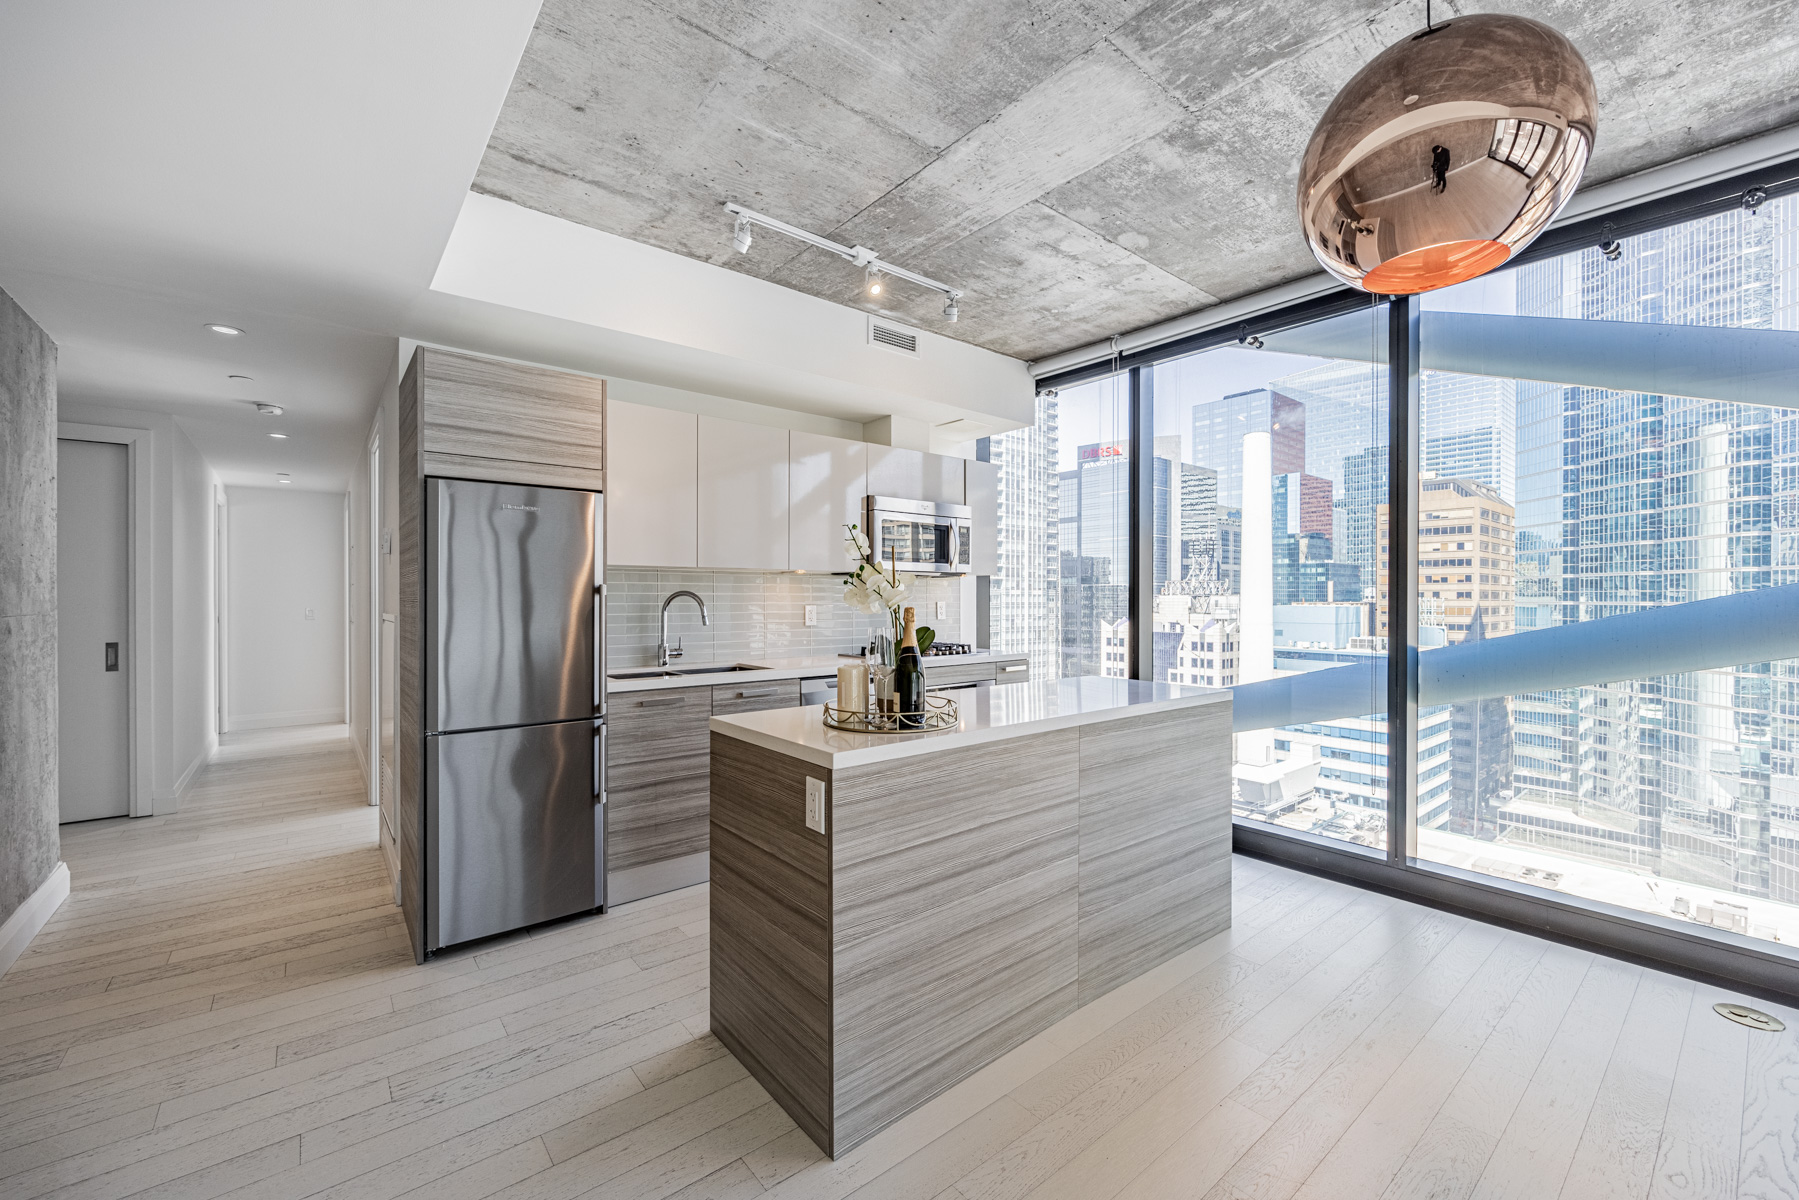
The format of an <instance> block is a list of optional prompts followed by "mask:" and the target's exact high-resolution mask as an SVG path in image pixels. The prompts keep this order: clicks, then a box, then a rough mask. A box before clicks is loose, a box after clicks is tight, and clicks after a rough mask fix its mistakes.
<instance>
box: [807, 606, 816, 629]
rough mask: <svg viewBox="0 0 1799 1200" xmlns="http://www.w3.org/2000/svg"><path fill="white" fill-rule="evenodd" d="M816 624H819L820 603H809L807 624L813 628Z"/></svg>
mask: <svg viewBox="0 0 1799 1200" xmlns="http://www.w3.org/2000/svg"><path fill="white" fill-rule="evenodd" d="M816 624H818V605H816V604H808V605H806V626H807V628H811V627H812V626H814V625H816Z"/></svg>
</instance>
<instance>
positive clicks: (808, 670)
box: [606, 650, 1022, 695]
mask: <svg viewBox="0 0 1799 1200" xmlns="http://www.w3.org/2000/svg"><path fill="white" fill-rule="evenodd" d="M1021 657H1022V656H1021V655H1017V654H1003V653H999V652H997V651H993V650H977V651H975V652H974V653H973V654H934V655H929V656H927V657H926V658H925V670H926V672H927V673H928V672H929V671H930V669H931V668H932V667H934V666H951V665H958V664H973V663H988V662H1011V661H1013V660H1016V659H1019V658H1021ZM858 661H860V660H859V659H854V658H844V657H843V656H842V655H839V654H814V655H800V656H794V657H782V658H734V659H730V660H727V661H725V662H721V663H690V662H677V663H675V664H673V665H672V666H670V667H669V668H667V669H668V670H671V671H692V670H695V669H699V668H704V667H708V666H720V667H728V666H734V665H736V664H738V663H743V664H746V665H749V666H753V667H754V668H755V669H754V670H749V671H714V672H710V673H707V674H700V675H676V676H663V677H657V678H650V679H613V678H612V677H611V675H612V674H619V673H630V672H633V671H653V670H656V668H655V667H611V668H609V669H608V670H609V674H608V676H607V679H606V690H607V691H608V692H610V693H612V694H613V695H622V694H625V693H628V692H647V691H654V690H657V689H659V688H681V687H698V686H701V685H705V686H712V685H714V684H726V683H762V682H765V681H768V680H775V679H811V678H814V677H816V676H823V675H829V676H832V677H835V676H836V674H837V668H838V667H842V666H847V665H849V664H850V663H852V662H858Z"/></svg>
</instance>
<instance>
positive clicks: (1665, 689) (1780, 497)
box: [1498, 196, 1799, 902]
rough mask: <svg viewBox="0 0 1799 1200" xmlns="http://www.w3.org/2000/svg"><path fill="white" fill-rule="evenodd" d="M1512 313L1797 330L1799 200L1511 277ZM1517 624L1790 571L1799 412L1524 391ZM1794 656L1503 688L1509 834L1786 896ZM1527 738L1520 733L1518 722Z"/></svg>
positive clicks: (1797, 835) (1796, 684)
mask: <svg viewBox="0 0 1799 1200" xmlns="http://www.w3.org/2000/svg"><path fill="white" fill-rule="evenodd" d="M1517 276H1518V278H1517V308H1518V312H1519V313H1520V314H1521V315H1528V316H1552V317H1563V318H1574V319H1585V320H1594V321H1631V322H1650V323H1677V324H1684V325H1706V326H1727V327H1737V328H1749V329H1792V328H1796V327H1799V307H1796V304H1795V301H1796V299H1799V295H1796V293H1799V287H1796V283H1799V198H1795V197H1790V196H1788V197H1781V198H1779V199H1777V200H1771V201H1769V202H1768V203H1766V204H1764V205H1763V206H1762V207H1761V208H1760V210H1759V211H1758V212H1756V213H1750V212H1747V211H1742V210H1733V211H1731V212H1726V213H1722V214H1718V215H1715V216H1711V217H1706V218H1702V219H1699V220H1694V221H1690V222H1686V223H1683V224H1681V225H1677V226H1673V227H1670V228H1667V229H1663V230H1659V231H1655V232H1651V233H1647V234H1643V235H1641V236H1638V237H1633V238H1630V239H1628V240H1627V241H1626V242H1625V243H1624V248H1623V254H1622V257H1621V258H1620V259H1618V260H1617V261H1615V262H1614V261H1608V260H1607V259H1606V258H1605V257H1604V256H1603V255H1600V254H1598V253H1597V252H1586V253H1582V254H1579V255H1569V256H1564V257H1563V258H1562V259H1559V260H1551V261H1548V262H1544V263H1539V264H1532V265H1530V266H1527V267H1524V268H1521V269H1520V270H1519V271H1518V273H1517ZM1517 430H1518V432H1517V456H1518V462H1519V475H1518V485H1517V486H1518V502H1517V504H1518V513H1519V524H1518V574H1519V579H1518V590H1519V593H1520V594H1519V603H1518V608H1519V624H1520V625H1521V626H1523V625H1525V623H1526V622H1527V621H1528V622H1529V623H1530V625H1531V626H1532V627H1544V626H1546V625H1560V624H1570V623H1574V622H1577V621H1584V620H1593V619H1595V618H1601V617H1605V616H1611V615H1617V614H1624V613H1631V612H1638V611H1641V610H1643V609H1646V608H1652V607H1656V606H1661V605H1668V604H1680V603H1684V602H1687V601H1692V600H1699V599H1704V598H1707V597H1710V596H1716V595H1725V594H1729V593H1731V592H1736V591H1742V590H1747V589H1751V588H1757V587H1766V586H1770V585H1781V584H1790V583H1794V582H1799V555H1796V554H1795V553H1794V551H1795V548H1799V417H1796V416H1795V414H1794V413H1792V412H1790V411H1787V410H1783V409H1770V408H1765V407H1761V406H1752V405H1739V404H1728V403H1722V402H1718V401H1713V400H1695V399H1687V398H1683V397H1678V396H1662V395H1654V394H1645V393H1633V392H1620V391H1613V390H1608V389H1601V388H1592V387H1559V386H1551V385H1525V386H1524V387H1523V388H1521V390H1520V395H1519V400H1518V415H1517ZM1796 690H1799V668H1796V665H1795V663H1794V661H1793V660H1786V661H1780V662H1772V663H1760V664H1746V665H1743V666H1740V667H1735V668H1730V669H1719V670H1709V671H1694V672H1686V673H1682V674H1676V675H1671V676H1663V677H1660V678H1654V679H1637V680H1625V681H1619V682H1616V683H1611V684H1606V685H1603V686H1593V687H1582V688H1575V689H1569V690H1567V691H1563V692H1554V693H1547V694H1534V695H1531V696H1526V697H1515V698H1513V702H1512V719H1513V722H1514V731H1515V732H1514V746H1513V756H1514V766H1513V771H1512V779H1511V789H1510V793H1511V794H1510V795H1509V796H1505V797H1503V800H1504V802H1503V803H1502V804H1501V805H1500V807H1499V809H1498V818H1499V831H1500V836H1501V838H1502V840H1505V841H1508V842H1515V843H1520V844H1533V845H1541V846H1543V847H1545V848H1548V849H1554V850H1555V851H1557V852H1559V853H1571V854H1577V855H1581V856H1585V857H1589V858H1593V859H1598V860H1601V861H1608V862H1613V863H1618V864H1623V865H1628V866H1629V867H1631V868H1632V869H1636V870H1643V871H1649V872H1652V873H1656V874H1659V875H1661V876H1663V877H1665V878H1668V879H1671V880H1678V881H1685V882H1687V883H1692V884H1698V885H1701V886H1711V887H1715V888H1717V889H1719V890H1720V891H1727V892H1738V893H1742V894H1745V895H1749V896H1767V897H1771V898H1773V899H1777V900H1784V901H1788V902H1793V901H1796V900H1799V819H1796V818H1799V807H1796V803H1795V802H1799V773H1796V770H1795V751H1794V750H1793V749H1792V747H1794V746H1795V745H1799V721H1796V720H1795V717H1794V715H1793V713H1794V708H1793V705H1792V704H1791V702H1790V701H1787V700H1785V699H1784V698H1785V697H1787V696H1789V695H1791V694H1793V693H1794V692H1795V691H1796ZM1527 731H1528V733H1529V736H1528V737H1527V736H1526V733H1527Z"/></svg>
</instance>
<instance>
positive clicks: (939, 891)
mask: <svg viewBox="0 0 1799 1200" xmlns="http://www.w3.org/2000/svg"><path fill="white" fill-rule="evenodd" d="M957 698H958V700H959V701H960V702H961V705H962V708H961V721H960V724H959V725H958V726H957V727H956V728H954V729H945V730H940V731H933V732H926V733H912V734H900V735H887V736H882V735H872V734H849V733H842V732H839V731H836V730H831V729H827V728H826V727H825V726H824V724H823V720H822V712H821V710H820V708H819V707H818V706H816V705H815V706H810V707H803V708H789V709H781V710H777V711H769V712H756V713H745V714H741V715H732V716H716V717H713V718H712V721H711V737H712V756H711V781H712V796H711V823H712V828H711V875H712V892H711V918H712V919H711V968H712V1001H711V1003H712V1031H713V1033H714V1034H716V1035H717V1036H718V1038H719V1040H720V1041H722V1042H723V1043H724V1044H725V1046H726V1047H727V1048H729V1049H730V1050H731V1052H732V1053H733V1054H735V1055H736V1056H737V1058H738V1059H739V1060H740V1061H741V1062H742V1063H743V1064H744V1066H745V1067H746V1068H748V1070H749V1071H750V1073H751V1074H753V1075H754V1076H755V1077H756V1078H757V1080H759V1081H760V1082H761V1083H762V1085H763V1086H764V1087H766V1088H767V1089H768V1091H769V1093H770V1094H771V1095H772V1096H774V1098H775V1099H776V1100H777V1101H779V1102H780V1104H781V1105H782V1107H784V1108H785V1109H786V1110H787V1112H788V1113H789V1114H790V1115H791V1116H792V1117H793V1119H794V1121H795V1122H796V1123H797V1124H798V1125H799V1126H800V1128H802V1129H804V1130H805V1131H806V1133H807V1135H808V1136H809V1137H811V1138H812V1140H813V1141H814V1142H816V1143H817V1144H818V1146H819V1147H820V1148H821V1149H822V1150H824V1151H825V1152H826V1153H827V1154H831V1155H833V1156H836V1155H838V1154H841V1153H843V1152H844V1151H846V1150H848V1149H850V1148H852V1147H854V1146H856V1145H858V1144H860V1143H861V1142H863V1141H866V1140H867V1139H868V1138H870V1137H872V1136H874V1135H875V1134H877V1133H879V1132H880V1131H881V1130H882V1129H885V1128H886V1127H887V1126H889V1125H891V1124H893V1122H895V1121H896V1120H898V1119H899V1118H900V1117H902V1116H904V1115H905V1114H906V1113H908V1112H910V1111H911V1110H912V1109H914V1108H916V1107H918V1106H919V1105H920V1104H923V1103H925V1102H926V1101H928V1100H930V1099H931V1098H932V1097H934V1096H937V1095H939V1094H940V1093H942V1092H943V1091H945V1090H946V1089H948V1088H949V1087H951V1086H953V1085H954V1084H955V1083H957V1082H958V1081H960V1080H962V1079H964V1078H966V1077H967V1076H968V1075H970V1074H972V1073H974V1072H975V1071H977V1070H979V1069H980V1068H981V1067H983V1066H985V1065H987V1064H988V1063H990V1062H992V1061H993V1060H994V1059H996V1058H998V1057H999V1056H1000V1055H1002V1054H1004V1053H1005V1052H1006V1051H1008V1050H1010V1049H1012V1048H1013V1047H1014V1046H1017V1045H1018V1044H1019V1043H1021V1042H1023V1041H1024V1040H1026V1039H1027V1038H1029V1037H1031V1036H1032V1035H1034V1034H1036V1033H1038V1032H1040V1031H1041V1030H1043V1029H1045V1028H1047V1027H1048V1026H1050V1025H1052V1024H1054V1023H1055V1022H1056V1021H1058V1020H1060V1019H1061V1018H1063V1017H1065V1016H1067V1015H1068V1014H1069V1013H1071V1012H1073V1011H1074V1010H1075V1009H1076V1008H1078V1007H1079V1006H1081V1005H1083V1004H1086V1003H1088V1002H1089V1001H1091V1000H1093V999H1095V998H1097V997H1099V996H1102V995H1104V994H1105V993H1106V992H1109V991H1111V990H1112V989H1113V988H1115V987H1118V986H1119V985H1120V984H1122V983H1125V982H1127V981H1129V980H1130V979H1133V978H1135V977H1136V976H1138V975H1141V974H1142V973H1144V972H1145V971H1147V970H1150V969H1151V968H1153V967H1155V966H1156V965H1158V964H1160V963H1162V962H1165V961H1166V960H1168V959H1169V958H1171V957H1173V956H1174V955H1176V954H1179V953H1181V952H1182V951H1184V950H1186V949H1188V948H1190V947H1192V946H1194V945H1196V944H1197V943H1199V942H1201V941H1203V940H1205V939H1206V938H1208V937H1211V936H1213V935H1214V934H1216V933H1219V932H1221V931H1222V930H1224V929H1226V928H1228V927H1229V925H1230V852H1231V833H1230V788H1231V781H1230V763H1231V700H1230V693H1229V692H1228V691H1218V690H1208V689H1201V688H1188V687H1178V686H1174V685H1170V684H1158V683H1143V682H1137V681H1133V680H1123V679H1101V678H1082V679H1063V680H1046V681H1038V682H1032V683H1026V684H1018V685H1015V686H1011V687H1005V688H991V689H982V690H977V691H971V692H966V693H960V694H958V696H957ZM809 781H811V786H812V787H813V788H814V789H817V788H819V787H821V786H822V788H823V792H824V802H823V805H822V812H821V813H820V814H818V815H817V816H816V817H815V819H814V821H813V822H812V824H811V825H809V824H808V820H807V817H808V812H807V788H808V783H809ZM819 826H822V829H821V828H819Z"/></svg>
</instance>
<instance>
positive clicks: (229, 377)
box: [225, 375, 256, 383]
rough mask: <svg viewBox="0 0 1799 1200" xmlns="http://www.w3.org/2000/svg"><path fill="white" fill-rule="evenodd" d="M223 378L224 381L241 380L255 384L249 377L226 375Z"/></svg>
mask: <svg viewBox="0 0 1799 1200" xmlns="http://www.w3.org/2000/svg"><path fill="white" fill-rule="evenodd" d="M225 378H226V379H241V380H243V381H244V382H245V383H255V382H256V380H255V379H254V378H252V377H251V376H249V375H227V376H225Z"/></svg>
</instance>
